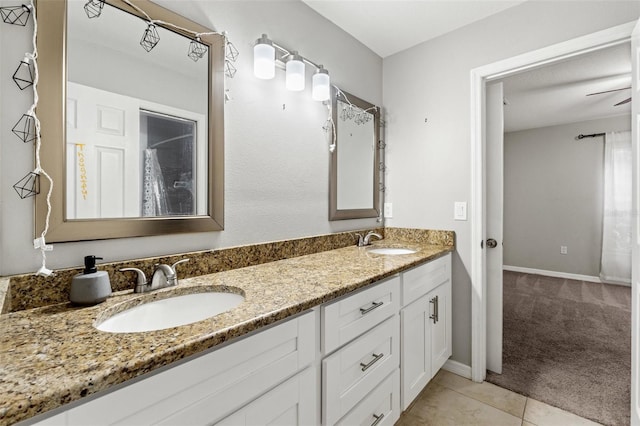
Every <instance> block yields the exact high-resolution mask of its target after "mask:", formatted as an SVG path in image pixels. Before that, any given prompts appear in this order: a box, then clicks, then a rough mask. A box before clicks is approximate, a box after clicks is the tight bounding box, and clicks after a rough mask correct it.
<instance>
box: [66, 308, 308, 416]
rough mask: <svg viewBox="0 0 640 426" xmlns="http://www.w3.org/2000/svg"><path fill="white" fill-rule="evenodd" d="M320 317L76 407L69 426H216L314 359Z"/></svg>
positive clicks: (291, 323) (263, 334)
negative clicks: (180, 425) (211, 425)
mask: <svg viewBox="0 0 640 426" xmlns="http://www.w3.org/2000/svg"><path fill="white" fill-rule="evenodd" d="M316 316H317V313H316V312H315V311H314V312H309V313H307V314H304V315H302V316H299V317H298V318H295V319H292V320H289V321H286V322H284V323H282V324H280V325H277V326H275V327H272V328H270V329H267V330H265V331H262V332H259V333H256V334H254V335H252V336H249V337H247V338H245V339H242V340H240V341H238V342H236V343H233V344H231V345H228V346H226V347H223V348H221V349H218V350H214V351H213V352H210V353H208V354H206V355H203V356H200V357H197V358H195V359H193V360H190V361H188V362H185V363H183V364H180V365H178V366H176V367H173V368H169V369H167V370H165V371H162V372H160V373H157V374H154V375H152V376H150V377H148V378H145V379H143V380H140V381H138V382H135V383H133V384H131V385H128V386H125V387H123V388H121V389H119V390H116V391H114V392H112V393H109V394H106V395H104V396H102V397H99V398H97V399H95V400H93V401H89V402H87V403H85V404H83V405H80V406H78V407H75V408H72V409H71V410H69V411H68V412H67V414H68V421H69V424H70V425H74V424H77V425H84V424H125V425H130V424H184V420H185V419H189V424H193V425H195V424H211V423H212V422H215V421H216V420H219V419H221V418H223V417H224V416H226V415H228V414H230V413H232V412H233V411H235V410H237V409H238V408H240V407H241V406H243V405H245V404H246V403H247V402H249V401H251V400H253V399H255V398H256V397H258V396H259V395H261V394H263V393H264V392H266V391H267V390H269V389H271V388H273V387H274V386H276V385H277V384H279V383H281V382H283V381H284V380H285V379H287V378H289V377H291V376H293V375H294V374H295V373H296V372H298V371H299V370H301V369H303V368H304V367H306V366H307V365H309V364H311V363H312V362H313V361H314V360H315V355H316V351H317V345H316V342H315V335H316V327H315V324H316ZM114 408H115V409H114Z"/></svg>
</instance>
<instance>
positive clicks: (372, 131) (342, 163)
mask: <svg viewBox="0 0 640 426" xmlns="http://www.w3.org/2000/svg"><path fill="white" fill-rule="evenodd" d="M331 102H332V114H333V123H334V126H335V132H336V141H335V143H336V147H335V150H334V151H333V152H332V153H331V161H330V171H329V220H342V219H360V218H370V217H378V216H379V214H380V211H379V209H380V188H379V186H380V150H379V149H378V141H379V140H380V137H379V136H380V108H379V107H377V106H375V105H373V104H372V103H370V102H367V101H365V100H362V99H360V98H358V97H356V96H354V95H351V94H349V93H347V92H344V91H342V90H340V89H338V88H336V87H335V86H334V87H332V92H331Z"/></svg>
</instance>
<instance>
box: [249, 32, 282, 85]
mask: <svg viewBox="0 0 640 426" xmlns="http://www.w3.org/2000/svg"><path fill="white" fill-rule="evenodd" d="M253 74H254V75H255V76H256V77H258V78H261V79H263V80H269V79H272V78H273V77H275V75H276V49H275V48H274V47H273V43H272V42H271V40H269V39H268V38H267V35H266V34H262V37H261V38H259V39H258V41H257V42H256V44H255V46H253Z"/></svg>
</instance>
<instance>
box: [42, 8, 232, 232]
mask: <svg viewBox="0 0 640 426" xmlns="http://www.w3.org/2000/svg"><path fill="white" fill-rule="evenodd" d="M130 2H131V3H132V4H134V5H135V6H137V8H139V9H141V10H143V11H144V12H145V13H146V14H147V15H149V16H150V17H151V18H152V19H154V20H159V21H163V22H166V23H168V24H162V23H156V24H155V27H156V28H155V30H156V31H157V35H158V36H159V39H160V40H159V42H158V44H157V45H155V46H154V47H153V48H152V50H149V51H147V50H146V49H143V47H142V45H141V37H142V36H143V33H144V32H145V31H146V29H148V28H149V27H148V25H149V23H148V22H147V20H146V18H145V17H144V15H143V14H142V13H141V12H140V11H139V10H138V9H136V8H135V7H132V6H131V5H129V4H127V3H126V2H124V1H122V0H106V1H105V3H104V6H103V8H102V10H101V13H100V16H98V17H94V18H92V19H90V18H89V16H88V14H87V13H85V10H84V6H85V4H86V2H85V1H78V0H38V1H37V4H36V12H37V16H38V18H39V19H38V37H37V48H38V52H39V54H38V67H39V74H40V79H39V84H38V92H39V95H40V96H39V98H40V99H39V103H38V106H37V110H36V113H37V115H38V118H39V119H40V122H41V138H42V148H41V153H40V157H41V162H42V168H43V169H44V170H45V171H46V172H47V173H48V174H49V175H50V176H51V178H52V179H53V182H54V184H53V188H52V190H51V215H50V218H49V229H48V233H47V241H50V242H65V241H83V240H100V239H110V238H124V237H139V236H150V235H161V234H170V233H183V232H204V231H215V230H222V229H223V226H224V65H225V64H224V61H225V57H224V50H225V40H224V37H223V36H222V35H219V34H212V35H202V36H200V37H199V40H198V41H199V43H200V45H199V46H200V47H201V48H203V49H204V50H205V52H204V53H203V55H202V57H201V58H200V59H199V60H194V59H193V58H191V57H189V56H187V52H188V50H189V47H190V43H191V42H192V41H194V35H193V34H191V33H190V32H185V31H183V30H181V29H180V28H176V27H175V26H177V27H181V28H186V29H188V30H190V31H194V32H197V33H205V32H211V30H210V29H208V28H206V27H203V26H201V25H199V24H197V23H195V22H193V21H190V20H188V19H186V18H184V17H182V16H180V15H178V14H176V13H174V12H172V11H170V10H167V9H165V8H163V7H161V6H158V5H156V4H154V3H152V2H150V1H148V0H130ZM95 3H97V2H95ZM196 59H197V58H196ZM49 190H50V186H49V182H48V180H47V179H45V178H44V176H41V178H40V192H39V194H37V195H36V226H35V232H36V235H40V233H41V232H42V230H43V229H44V227H45V223H46V217H47V193H48V192H49Z"/></svg>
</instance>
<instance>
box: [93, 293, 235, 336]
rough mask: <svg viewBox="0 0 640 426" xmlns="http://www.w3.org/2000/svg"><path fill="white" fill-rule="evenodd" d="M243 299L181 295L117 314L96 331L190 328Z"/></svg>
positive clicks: (201, 294) (211, 294)
mask: <svg viewBox="0 0 640 426" xmlns="http://www.w3.org/2000/svg"><path fill="white" fill-rule="evenodd" d="M243 301H244V297H243V296H241V295H239V294H235V293H222V292H206V293H194V294H184V295H181V296H173V297H169V298H167V299H161V300H156V301H154V302H149V303H144V304H142V305H138V306H134V307H132V308H129V309H127V310H126V311H123V312H120V313H117V314H115V315H113V316H111V317H109V318H107V319H106V320H104V321H102V322H101V323H100V324H98V325H96V328H97V329H98V330H100V331H107V332H110V333H136V332H142V331H154V330H163V329H165V328H171V327H177V326H180V325H185V324H191V323H194V322H197V321H202V320H204V319H207V318H210V317H212V316H214V315H218V314H221V313H223V312H226V311H228V310H230V309H232V308H235V307H236V306H238V305H239V304H240V303H242V302H243Z"/></svg>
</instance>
